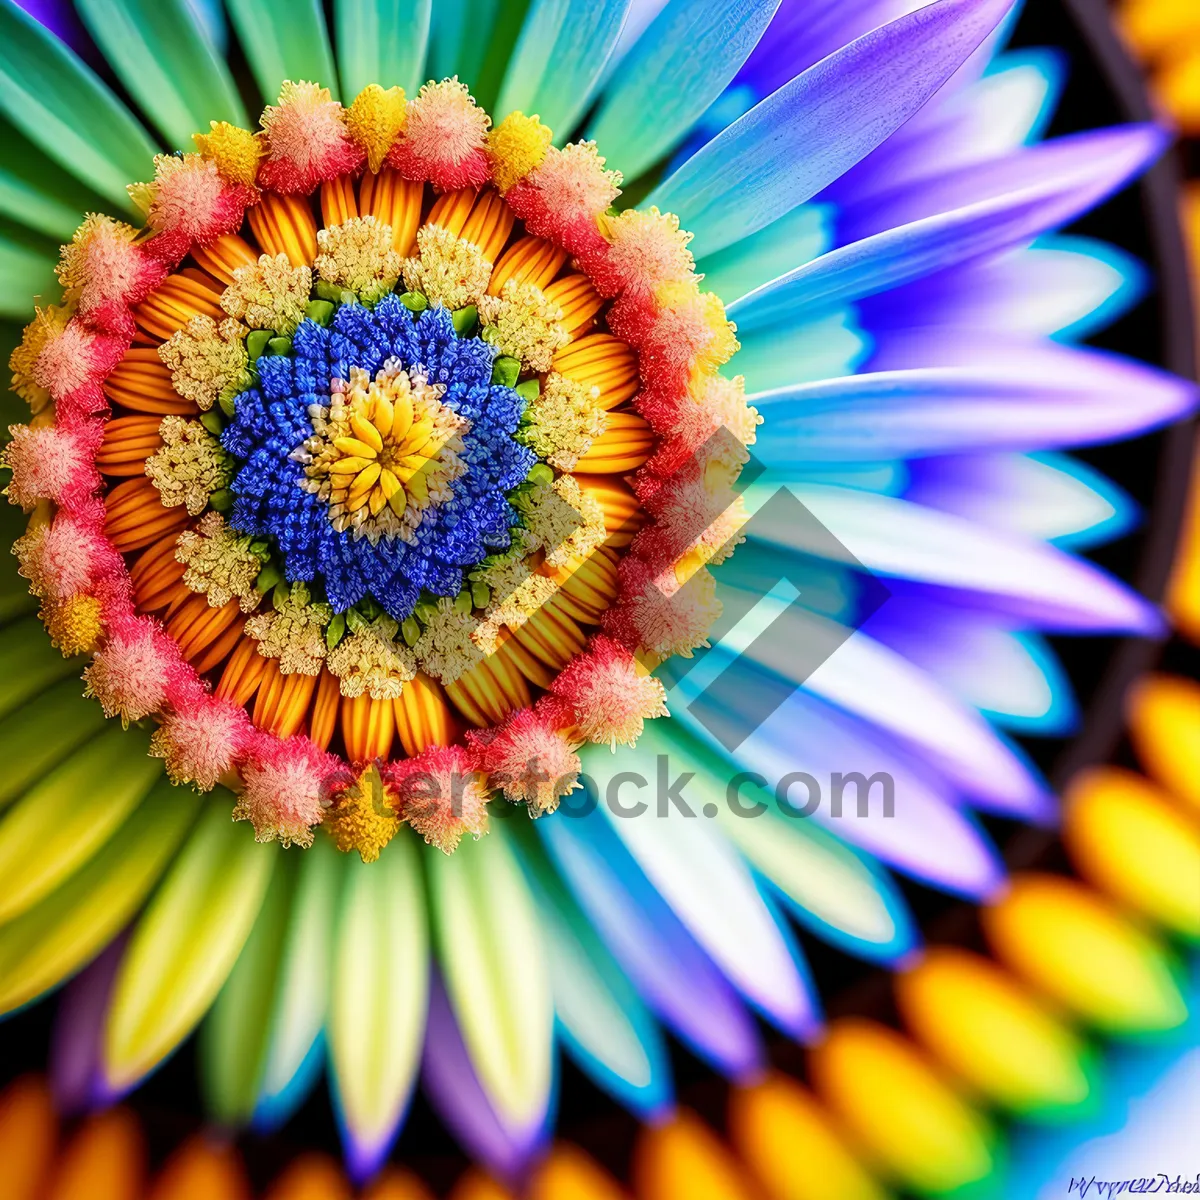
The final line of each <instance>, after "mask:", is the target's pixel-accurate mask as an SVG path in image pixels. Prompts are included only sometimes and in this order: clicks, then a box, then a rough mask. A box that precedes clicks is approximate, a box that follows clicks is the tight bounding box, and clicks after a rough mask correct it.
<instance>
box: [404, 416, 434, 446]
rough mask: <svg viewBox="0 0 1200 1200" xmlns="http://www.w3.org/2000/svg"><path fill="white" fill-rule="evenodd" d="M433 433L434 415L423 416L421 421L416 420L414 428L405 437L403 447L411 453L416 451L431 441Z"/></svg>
mask: <svg viewBox="0 0 1200 1200" xmlns="http://www.w3.org/2000/svg"><path fill="white" fill-rule="evenodd" d="M431 433H433V418H432V417H422V418H421V419H420V420H419V421H414V422H413V425H412V428H411V429H410V430H409V431H408V433H407V435H406V436H405V438H404V446H403V449H404V450H405V451H406V452H407V453H409V454H413V453H415V452H416V451H417V450H420V448H421V447H422V446H423V445H425V443H426V442H427V441H429V435H430V434H431Z"/></svg>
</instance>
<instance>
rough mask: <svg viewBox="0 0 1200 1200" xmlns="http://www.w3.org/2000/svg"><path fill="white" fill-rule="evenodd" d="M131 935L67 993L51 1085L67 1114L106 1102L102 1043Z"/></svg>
mask: <svg viewBox="0 0 1200 1200" xmlns="http://www.w3.org/2000/svg"><path fill="white" fill-rule="evenodd" d="M128 940H129V939H128V935H126V934H122V935H121V936H120V937H118V938H116V939H114V940H113V941H111V942H109V944H108V945H107V946H106V947H105V949H104V951H103V952H102V953H101V954H100V955H99V957H97V958H96V959H94V960H93V961H92V962H91V964H90V965H89V966H87V967H85V968H84V969H83V970H82V971H80V973H79V974H78V975H76V976H75V978H74V979H72V980H71V982H70V983H68V984H67V986H66V987H65V988H63V990H62V994H61V996H60V997H59V1001H58V1012H57V1013H56V1014H55V1018H54V1035H53V1038H52V1040H51V1045H50V1084H51V1087H52V1088H53V1091H54V1098H55V1101H56V1103H57V1104H58V1107H59V1108H60V1109H61V1110H62V1112H64V1113H67V1114H70V1113H76V1112H82V1111H84V1110H86V1109H88V1108H90V1107H91V1106H92V1105H94V1104H96V1103H97V1102H98V1101H100V1100H101V1099H102V1095H103V1087H102V1083H101V1080H102V1076H101V1073H100V1039H101V1038H102V1037H103V1035H104V1021H105V1017H106V1016H107V1015H108V1000H109V996H110V995H111V994H112V986H113V982H114V980H115V979H116V977H117V968H118V967H119V966H120V965H121V958H122V955H123V954H124V952H125V943H126V942H127V941H128Z"/></svg>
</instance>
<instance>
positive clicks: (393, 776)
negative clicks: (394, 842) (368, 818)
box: [384, 746, 488, 854]
mask: <svg viewBox="0 0 1200 1200" xmlns="http://www.w3.org/2000/svg"><path fill="white" fill-rule="evenodd" d="M384 777H385V780H386V781H387V782H388V783H390V784H391V785H392V786H393V787H394V788H395V789H396V794H397V796H398V797H399V801H398V803H399V807H400V815H401V816H402V817H403V818H404V820H406V821H407V822H408V823H409V824H410V825H411V826H412V827H413V829H415V830H416V832H417V833H419V834H420V835H421V836H422V837H423V838H424V839H425V841H426V842H428V843H429V845H431V846H436V847H437V848H438V849H439V850H441V851H443V852H444V853H446V854H450V853H451V852H452V851H453V850H454V849H455V848H456V847H457V846H458V843H459V842H460V841H461V840H462V837H463V835H464V834H468V833H469V834H471V835H473V836H474V837H476V838H479V837H481V836H482V835H483V834H485V833H486V832H487V828H488V813H487V802H488V790H487V786H486V783H485V779H484V776H483V774H482V773H481V772H480V769H479V766H478V763H477V762H476V761H475V758H474V756H473V755H472V754H470V753H469V752H468V751H467V750H466V749H464V748H463V747H462V746H431V747H430V748H429V749H428V750H425V751H423V752H422V753H421V754H419V755H417V757H416V758H407V759H402V760H400V761H399V762H394V763H388V765H387V766H386V767H385V768H384Z"/></svg>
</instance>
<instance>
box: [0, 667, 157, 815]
mask: <svg viewBox="0 0 1200 1200" xmlns="http://www.w3.org/2000/svg"><path fill="white" fill-rule="evenodd" d="M82 691H83V689H82V688H81V686H80V683H79V680H77V679H64V680H63V681H62V682H61V683H56V684H54V686H53V687H50V688H48V689H47V690H46V691H44V692H43V693H42V694H41V695H40V696H36V697H34V698H33V699H32V700H29V701H28V702H27V703H25V704H23V705H21V707H20V708H18V709H16V711H15V712H12V713H10V714H9V715H8V716H7V717H5V718H4V720H3V721H0V763H3V764H4V773H3V776H0V808H3V807H4V806H5V805H7V804H9V803H11V802H12V801H13V800H15V799H16V798H17V797H18V796H20V795H22V794H23V793H24V792H25V790H26V789H27V788H30V787H32V786H33V785H34V784H35V783H36V782H37V781H38V780H39V779H40V778H41V776H42V775H44V774H45V773H46V772H47V771H49V770H52V769H53V768H54V767H55V766H56V765H57V764H58V763H59V762H60V761H62V760H63V759H65V758H66V757H67V756H68V755H70V754H71V753H72V752H74V751H75V750H76V747H78V746H81V745H82V744H83V743H84V742H86V741H88V740H89V739H90V738H93V737H95V735H96V734H97V733H99V731H100V730H101V729H102V728H103V727H104V720H105V718H104V710H103V709H102V708H101V707H100V705H99V704H97V703H96V702H95V701H94V700H86V699H84V697H83V695H82ZM130 753H131V754H133V753H136V751H135V750H134V748H133V747H130Z"/></svg>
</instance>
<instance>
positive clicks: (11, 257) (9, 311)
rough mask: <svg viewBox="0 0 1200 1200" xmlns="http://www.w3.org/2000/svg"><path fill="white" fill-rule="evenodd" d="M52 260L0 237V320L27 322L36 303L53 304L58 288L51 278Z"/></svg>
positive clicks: (56, 297)
mask: <svg viewBox="0 0 1200 1200" xmlns="http://www.w3.org/2000/svg"><path fill="white" fill-rule="evenodd" d="M54 264H55V258H54V256H53V255H50V254H46V253H45V252H44V251H42V250H35V249H33V248H32V247H30V246H23V245H21V244H20V243H19V242H16V241H13V240H12V239H11V238H7V237H5V236H4V235H3V234H0V279H3V280H4V287H3V288H0V317H11V318H14V319H15V320H18V321H28V320H30V319H31V318H32V317H33V309H34V304H35V302H37V303H40V304H42V305H43V306H44V305H46V304H50V303H53V302H54V301H56V300H57V299H58V297H59V294H60V292H61V289H60V288H59V286H58V280H57V278H56V277H55V275H54Z"/></svg>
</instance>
